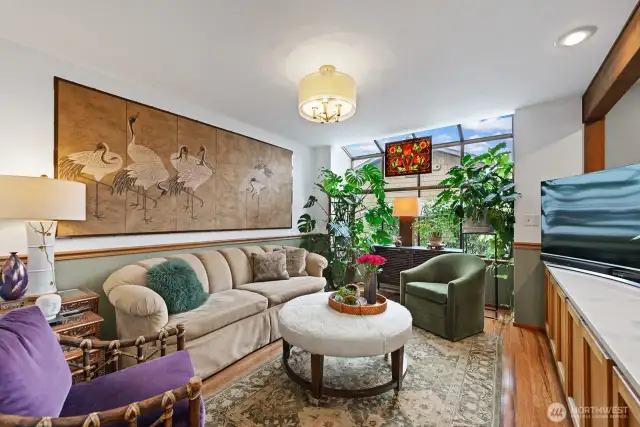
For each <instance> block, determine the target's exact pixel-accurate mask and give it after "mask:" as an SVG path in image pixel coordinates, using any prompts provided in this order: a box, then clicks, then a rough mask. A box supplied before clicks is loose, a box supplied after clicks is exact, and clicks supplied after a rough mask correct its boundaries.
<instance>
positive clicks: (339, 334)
mask: <svg viewBox="0 0 640 427" xmlns="http://www.w3.org/2000/svg"><path fill="white" fill-rule="evenodd" d="M328 298H329V293H321V294H312V295H306V296H302V297H299V298H296V299H294V300H291V301H289V302H288V303H286V304H285V305H284V307H282V309H281V310H280V313H279V314H278V321H279V329H280V333H281V335H282V338H283V340H282V346H283V352H282V364H283V367H284V370H285V372H286V373H287V375H288V376H289V377H290V378H291V379H292V380H293V381H294V382H296V383H297V384H299V385H300V386H302V387H303V388H306V389H307V390H310V391H311V394H312V396H313V397H314V398H315V399H320V397H321V396H322V395H323V394H324V395H327V396H334V397H368V396H375V395H378V394H380V393H384V392H386V391H388V390H391V389H393V388H395V389H396V390H400V388H401V386H402V378H403V377H404V375H405V373H406V370H407V362H406V358H405V357H404V345H405V343H406V342H407V341H408V340H409V338H410V337H411V320H412V319H411V314H410V313H409V311H408V310H407V309H406V308H404V307H403V306H401V305H400V304H398V303H395V302H393V301H388V302H387V310H386V311H385V312H384V313H382V314H378V315H373V316H354V315H349V314H343V313H338V312H337V311H335V310H333V309H331V308H330V307H329V305H328V304H327V299H328ZM292 346H295V347H299V348H301V349H303V350H305V351H308V352H309V353H311V382H309V381H307V380H305V379H303V378H302V377H300V376H299V375H298V374H296V373H295V372H294V371H293V370H292V369H291V367H290V366H289V363H288V361H289V355H290V353H291V347H292ZM389 353H391V381H389V382H388V383H385V384H382V385H379V386H376V387H373V388H367V389H359V390H342V389H333V388H329V387H323V385H322V375H323V366H324V356H333V357H373V356H382V355H385V356H386V355H387V354H389Z"/></svg>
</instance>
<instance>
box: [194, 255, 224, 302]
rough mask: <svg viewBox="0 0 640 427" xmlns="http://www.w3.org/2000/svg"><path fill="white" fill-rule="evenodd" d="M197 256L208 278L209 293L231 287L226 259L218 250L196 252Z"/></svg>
mask: <svg viewBox="0 0 640 427" xmlns="http://www.w3.org/2000/svg"><path fill="white" fill-rule="evenodd" d="M195 256H197V257H198V259H199V260H200V262H201V263H202V265H204V269H205V270H206V272H207V277H208V278H209V293H210V294H214V293H216V292H220V291H228V290H230V289H232V288H233V279H232V278H231V269H230V268H229V264H228V263H227V260H226V259H224V257H223V256H222V254H221V253H220V252H218V251H206V252H198V253H197V254H195Z"/></svg>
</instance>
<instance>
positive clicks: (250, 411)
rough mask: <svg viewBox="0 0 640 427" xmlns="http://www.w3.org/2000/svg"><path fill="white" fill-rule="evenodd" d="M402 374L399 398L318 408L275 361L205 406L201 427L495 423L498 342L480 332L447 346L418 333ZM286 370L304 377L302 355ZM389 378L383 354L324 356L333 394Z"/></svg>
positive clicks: (328, 401) (327, 401) (306, 358)
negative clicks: (205, 412)
mask: <svg viewBox="0 0 640 427" xmlns="http://www.w3.org/2000/svg"><path fill="white" fill-rule="evenodd" d="M405 356H406V357H407V360H408V364H409V365H408V370H407V374H406V376H405V378H404V381H403V383H402V390H401V391H400V393H399V394H397V395H396V394H395V393H394V392H393V391H390V392H387V393H384V394H381V395H379V396H376V397H371V398H361V399H338V398H327V397H325V398H323V401H322V402H321V403H320V405H319V406H314V405H312V404H311V403H310V399H309V394H308V393H307V392H306V391H305V390H303V389H301V388H300V387H298V386H297V385H296V384H295V383H293V381H291V380H290V379H289V377H287V375H286V374H285V373H284V371H283V369H282V362H281V359H280V357H277V358H275V359H273V360H271V361H269V362H266V363H265V364H263V365H262V366H261V367H260V368H258V369H257V370H255V371H254V372H252V373H250V374H249V375H247V376H246V377H244V378H241V379H240V380H238V381H236V382H235V383H234V384H233V385H231V386H230V387H228V388H227V389H225V390H222V391H220V392H219V393H218V394H216V395H214V396H212V397H210V398H209V399H207V401H206V403H205V404H206V408H207V417H206V426H207V427H221V426H224V427H254V426H280V427H295V426H318V427H382V426H384V427H387V426H403V427H409V426H430V427H431V426H433V427H435V426H438V427H440V426H491V427H497V426H499V425H500V395H501V389H502V381H501V366H500V361H501V357H502V348H501V341H500V338H499V337H497V336H495V335H488V334H480V335H476V336H474V337H471V338H467V339H465V340H462V341H459V342H457V343H453V342H450V341H447V340H445V339H442V338H439V337H436V336H434V335H432V334H429V333H428V332H425V331H423V330H421V329H418V328H415V327H414V329H413V336H412V337H411V339H410V341H409V342H408V343H407V345H406V346H405ZM290 366H291V367H292V368H293V370H294V371H295V372H297V373H298V374H300V375H301V376H303V377H305V378H306V379H310V355H309V354H308V353H306V352H304V351H301V350H300V349H298V348H293V350H292V352H291V359H290ZM390 378H391V367H390V364H389V362H388V361H387V360H385V358H384V357H383V356H380V357H370V358H357V359H346V358H333V357H325V365H324V383H325V384H326V385H328V386H331V387H335V388H364V387H373V386H376V385H379V384H383V383H385V382H388V381H389V380H390Z"/></svg>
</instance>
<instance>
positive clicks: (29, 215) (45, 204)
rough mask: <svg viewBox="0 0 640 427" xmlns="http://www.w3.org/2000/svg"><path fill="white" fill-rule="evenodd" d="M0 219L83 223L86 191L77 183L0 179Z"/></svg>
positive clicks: (25, 177)
mask: <svg viewBox="0 0 640 427" xmlns="http://www.w3.org/2000/svg"><path fill="white" fill-rule="evenodd" d="M0 195H2V199H3V203H2V209H0V219H22V220H26V221H29V220H52V221H57V220H77V221H83V220H84V219H85V211H86V208H85V206H86V190H85V185H84V184H83V183H81V182H75V181H63V180H59V179H50V178H47V177H32V176H14V175H0Z"/></svg>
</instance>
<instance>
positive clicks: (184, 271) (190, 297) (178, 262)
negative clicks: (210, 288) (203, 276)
mask: <svg viewBox="0 0 640 427" xmlns="http://www.w3.org/2000/svg"><path fill="white" fill-rule="evenodd" d="M147 287H148V288H149V289H151V290H153V291H155V292H156V293H158V295H160V296H161V297H162V299H163V300H164V302H165V303H166V304H167V309H168V311H169V314H176V313H183V312H185V311H189V310H193V309H194V308H198V307H200V306H201V305H202V304H204V302H205V301H206V300H207V298H209V294H208V293H206V292H205V291H204V290H203V289H202V284H201V283H200V281H199V280H198V276H196V272H195V271H193V268H191V266H190V265H189V263H187V262H186V261H185V260H182V259H170V260H168V261H165V262H163V263H162V264H158V265H154V266H153V267H151V268H150V269H149V270H148V271H147Z"/></svg>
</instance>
